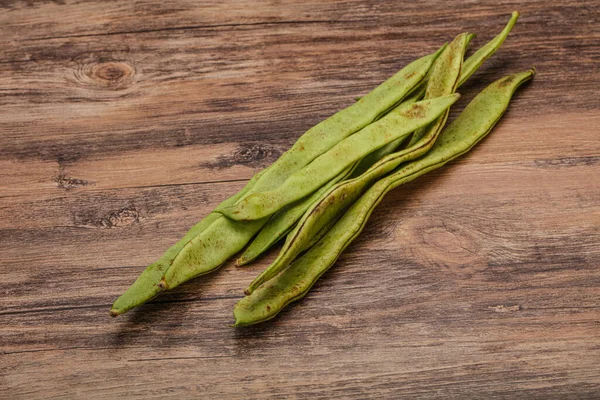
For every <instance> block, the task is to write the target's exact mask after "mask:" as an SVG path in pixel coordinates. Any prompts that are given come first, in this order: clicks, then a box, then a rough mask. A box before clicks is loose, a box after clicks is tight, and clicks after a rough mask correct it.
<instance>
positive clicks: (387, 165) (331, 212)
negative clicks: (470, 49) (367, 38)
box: [245, 33, 472, 294]
mask: <svg viewBox="0 0 600 400" xmlns="http://www.w3.org/2000/svg"><path fill="white" fill-rule="evenodd" d="M471 38H472V36H471V35H469V34H468V33H463V34H461V35H458V36H457V37H456V38H455V39H454V40H453V41H452V43H450V45H449V46H448V47H446V49H444V51H443V52H442V54H441V55H440V57H439V58H438V59H437V60H436V62H435V64H434V66H433V68H432V71H433V73H432V75H431V79H430V80H429V83H428V85H427V90H426V94H425V98H426V99H429V98H436V97H439V96H444V95H448V94H450V93H453V92H454V91H455V89H456V85H457V83H458V78H459V76H460V71H461V66H462V62H463V57H464V54H465V51H466V49H467V46H468V44H469V41H470V40H471ZM447 116H448V110H445V111H444V112H443V113H442V115H441V116H440V117H438V119H437V120H436V121H435V122H433V123H432V124H430V125H428V126H427V127H426V128H424V129H423V128H422V130H423V132H422V133H421V130H418V131H417V132H415V133H416V134H419V135H420V137H422V140H421V141H419V142H417V143H416V144H415V145H413V146H411V147H409V148H407V149H405V150H402V151H399V152H397V153H393V154H390V155H388V156H386V157H384V158H382V159H381V160H380V161H379V162H378V163H376V164H375V165H374V166H373V167H372V168H370V169H369V170H368V171H367V172H365V173H364V174H363V175H361V176H359V177H357V178H354V179H350V180H347V181H345V182H341V183H339V184H337V185H335V186H334V187H333V188H332V189H330V190H329V191H328V192H327V193H326V194H324V195H323V196H322V197H321V198H320V199H319V200H318V201H316V202H315V203H313V205H312V206H311V207H310V208H309V209H308V211H307V212H306V214H305V215H304V217H302V219H301V220H300V222H299V223H298V225H296V228H295V229H294V230H293V231H292V233H291V234H290V235H289V238H290V239H288V240H286V243H285V244H284V245H283V248H282V249H281V251H280V253H279V255H278V257H277V258H276V259H275V261H273V263H272V264H271V265H270V266H269V267H268V268H267V269H265V270H264V271H263V272H262V273H261V274H260V275H259V276H258V277H257V278H256V279H254V281H252V283H251V284H250V286H248V288H247V289H246V290H245V293H246V294H251V293H252V292H253V291H254V290H255V289H256V288H257V287H259V286H260V285H261V284H263V283H264V282H266V281H268V280H269V279H271V278H273V277H274V276H275V275H276V274H277V273H278V272H279V271H281V270H282V269H283V268H285V267H286V266H287V265H288V264H289V263H290V262H291V261H292V260H293V259H294V258H296V256H297V255H298V254H299V253H300V252H301V251H302V249H305V248H307V243H308V242H310V241H311V238H312V236H314V235H315V234H316V233H317V232H319V231H320V230H322V229H323V227H324V226H325V225H326V224H327V223H328V222H329V221H330V220H332V219H335V218H336V217H337V216H338V215H339V214H340V213H341V212H343V211H344V209H346V208H347V207H348V206H349V205H350V204H352V203H353V202H354V201H356V199H357V198H358V197H359V196H360V195H361V194H362V193H363V192H364V191H365V190H366V189H367V188H368V187H369V186H370V185H371V184H373V182H375V181H376V180H377V179H380V178H381V177H383V176H384V175H386V174H388V173H389V172H391V171H392V170H394V169H395V168H396V167H397V166H398V165H400V164H401V163H404V162H407V161H410V160H413V159H415V158H417V157H420V156H422V155H423V154H425V153H426V152H427V151H428V150H429V149H431V147H432V146H433V144H434V143H435V140H436V139H437V136H438V134H439V132H440V130H441V129H442V127H443V126H444V124H445V122H446V118H447Z"/></svg>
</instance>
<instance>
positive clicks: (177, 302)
mask: <svg viewBox="0 0 600 400" xmlns="http://www.w3.org/2000/svg"><path fill="white" fill-rule="evenodd" d="M219 271H220V269H219V270H217V271H215V272H213V273H211V274H207V275H203V276H199V277H197V278H194V279H192V280H190V281H188V282H186V283H184V284H182V285H180V286H178V287H176V288H175V289H173V290H170V291H166V292H163V293H161V294H160V295H158V296H157V297H156V298H154V299H153V300H151V301H149V302H148V303H145V304H143V305H141V306H139V307H136V308H134V309H133V310H131V311H129V312H128V313H125V314H123V315H120V316H118V317H116V318H117V319H124V320H125V321H124V322H122V323H121V326H119V328H118V332H116V334H115V335H114V338H113V345H114V346H115V347H117V348H120V347H126V346H129V345H131V344H133V343H134V342H137V341H139V340H140V338H141V337H145V336H146V334H145V333H146V332H147V331H149V329H150V327H156V326H163V327H164V326H168V327H172V328H173V329H175V328H177V327H178V326H180V325H182V323H183V321H184V320H185V316H186V315H187V314H188V312H189V311H190V307H191V305H192V303H196V302H201V301H203V298H202V296H201V294H202V292H203V291H204V289H206V288H207V287H209V286H210V285H211V283H212V282H213V281H214V279H215V278H216V276H217V274H218V273H219ZM169 337H170V339H169V340H162V341H161V346H163V347H171V346H175V345H177V344H178V343H177V340H176V335H172V336H171V335H170V336H169Z"/></svg>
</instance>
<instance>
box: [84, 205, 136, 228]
mask: <svg viewBox="0 0 600 400" xmlns="http://www.w3.org/2000/svg"><path fill="white" fill-rule="evenodd" d="M138 221H139V213H138V212H137V210H136V209H135V208H130V207H128V208H122V209H120V210H117V211H113V212H111V213H110V214H108V215H107V216H105V217H102V218H98V219H96V220H91V221H87V224H88V225H93V226H96V227H98V228H102V229H111V228H122V227H124V226H128V225H131V224H134V223H136V222H138Z"/></svg>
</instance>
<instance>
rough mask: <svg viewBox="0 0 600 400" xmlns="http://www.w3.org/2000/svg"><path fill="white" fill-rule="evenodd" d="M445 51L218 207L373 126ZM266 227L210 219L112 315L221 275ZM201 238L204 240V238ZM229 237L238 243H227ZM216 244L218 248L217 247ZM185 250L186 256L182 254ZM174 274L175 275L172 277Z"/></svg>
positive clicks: (324, 125) (274, 182)
mask: <svg viewBox="0 0 600 400" xmlns="http://www.w3.org/2000/svg"><path fill="white" fill-rule="evenodd" d="M442 49H443V48H442ZM442 49H440V50H439V51H437V52H436V53H434V54H430V55H428V56H425V57H422V58H420V59H418V60H416V61H414V62H413V63H411V64H409V65H408V66H406V67H405V68H403V69H402V70H401V71H399V72H398V73H396V74H395V75H394V76H392V77H391V78H390V79H388V80H387V81H385V82H384V83H382V84H381V85H379V86H378V87H377V88H375V89H374V90H373V91H372V92H371V93H369V94H368V95H367V96H365V97H364V98H363V99H362V100H361V101H360V102H358V103H357V104H353V105H352V106H350V107H348V108H346V109H345V110H342V111H340V112H338V113H336V114H334V115H333V116H332V117H330V118H328V119H326V120H325V121H323V122H321V123H319V124H317V125H316V126H315V127H313V128H312V129H310V130H309V131H308V132H306V133H305V134H304V135H303V136H301V137H300V139H299V140H298V141H297V142H296V144H295V145H294V146H293V147H292V148H291V149H290V150H288V151H287V152H286V153H285V154H283V155H282V156H281V157H280V158H279V159H278V160H277V161H276V162H275V163H274V164H273V165H271V166H270V167H269V168H267V169H265V170H263V171H262V172H261V174H260V175H255V176H254V177H253V178H252V180H251V181H250V182H249V183H248V184H247V185H246V186H245V187H244V189H243V190H242V191H241V192H240V193H238V194H237V195H236V196H233V197H232V198H230V199H228V200H226V201H224V202H223V203H221V204H220V205H219V206H218V207H226V206H231V205H232V204H234V203H235V202H236V201H238V200H240V199H241V198H243V197H244V196H245V195H247V194H249V193H251V192H252V191H253V190H265V189H268V188H271V187H276V186H278V185H279V184H280V183H281V182H282V181H283V180H285V178H287V177H288V176H289V175H290V174H291V173H292V172H294V171H295V170H297V169H300V168H302V167H303V166H304V165H306V164H307V163H308V162H310V161H311V160H312V159H314V158H315V157H316V156H318V155H319V154H321V153H322V152H324V151H325V150H327V149H328V148H330V147H331V146H333V145H335V143H337V142H338V141H339V140H341V139H343V138H345V137H346V136H348V135H350V134H352V133H354V132H356V131H358V130H359V129H361V128H362V127H363V126H365V125H367V124H368V123H370V122H371V120H372V119H374V118H376V117H377V116H378V115H379V114H381V113H382V112H384V111H385V110H386V109H387V108H389V107H391V106H392V105H394V104H396V103H397V102H398V101H401V100H402V98H403V97H404V96H406V94H407V93H410V92H411V90H412V89H413V88H414V87H415V86H416V85H417V84H418V83H419V82H420V81H421V80H422V79H423V78H424V77H425V75H426V74H427V71H428V70H429V69H430V67H431V65H432V64H433V62H434V61H435V59H436V58H437V57H438V56H439V54H440V52H441V50H442ZM265 223H266V220H264V221H262V222H259V223H251V224H244V223H238V224H235V223H232V222H231V221H226V220H225V218H224V217H223V216H221V215H217V214H214V213H213V214H209V216H207V217H206V218H204V219H203V220H201V221H200V222H199V223H198V224H196V225H195V226H194V227H193V228H192V229H191V230H190V231H189V232H188V233H187V234H186V235H185V237H184V238H183V239H182V240H180V241H179V242H177V243H176V244H175V245H174V246H172V247H171V248H169V249H168V250H167V252H166V253H165V254H164V255H163V256H162V257H161V258H160V259H159V260H158V261H156V262H155V263H153V264H151V265H150V266H148V267H147V268H146V269H145V270H144V271H143V272H142V274H141V275H140V276H139V277H138V279H137V280H136V281H135V282H134V283H133V285H132V286H131V287H130V288H129V289H127V291H126V292H125V293H124V294H123V295H121V296H120V297H119V298H118V299H117V300H116V301H115V303H114V304H113V307H112V308H111V315H113V316H116V315H119V314H122V313H124V312H126V311H128V310H130V309H131V308H133V307H136V306H138V305H140V304H143V303H145V302H147V301H149V300H151V299H152V298H154V297H155V296H156V295H158V294H159V293H160V292H161V291H162V290H164V289H170V288H173V287H175V286H177V285H179V284H181V283H182V282H184V281H185V280H187V279H190V278H192V277H194V276H198V275H202V274H205V273H208V272H211V271H213V270H215V269H216V268H218V267H219V266H220V265H221V264H222V263H223V262H224V261H226V260H227V259H228V258H229V257H231V256H232V255H233V254H235V253H236V252H238V251H239V250H241V248H243V246H244V245H245V244H247V243H248V241H249V240H250V239H251V238H252V237H253V236H254V235H255V234H256V233H257V232H258V231H259V230H260V229H261V227H262V226H263V225H264V224H265ZM201 235H203V236H202V237H200V236H201ZM216 237H220V238H225V239H224V240H225V242H216V241H214V240H208V241H207V240H206V238H216ZM227 237H231V238H235V240H232V242H227V240H226V238H227ZM192 239H194V240H192ZM210 244H212V246H218V247H217V248H211V245H210ZM182 251H183V252H184V253H182V254H180V253H181V252H182ZM203 252H210V253H212V256H211V257H209V256H206V255H205V254H196V253H203ZM194 254H195V255H194ZM194 261H198V262H200V261H202V262H205V264H201V265H195V266H194V265H190V264H189V263H190V262H194ZM180 262H181V263H182V264H181V265H179V263H180ZM169 270H173V271H172V272H171V273H168V274H167V272H168V271H169Z"/></svg>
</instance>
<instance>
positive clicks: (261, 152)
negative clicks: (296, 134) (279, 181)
mask: <svg viewBox="0 0 600 400" xmlns="http://www.w3.org/2000/svg"><path fill="white" fill-rule="evenodd" d="M280 154H281V152H280V151H279V150H278V149H276V148H275V147H271V146H265V145H262V144H253V145H250V146H240V147H239V148H238V149H237V150H235V151H234V152H233V153H231V154H228V155H222V156H218V157H217V159H216V160H215V161H213V162H208V163H202V164H200V165H201V166H202V167H207V168H214V169H226V168H231V167H233V166H235V165H244V166H248V167H262V166H265V165H268V164H270V163H272V162H274V161H275V160H276V159H277V158H278V157H279V155H280Z"/></svg>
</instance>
